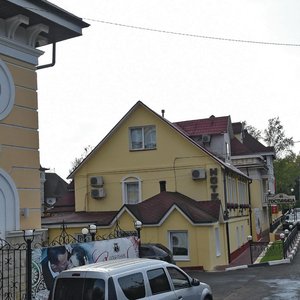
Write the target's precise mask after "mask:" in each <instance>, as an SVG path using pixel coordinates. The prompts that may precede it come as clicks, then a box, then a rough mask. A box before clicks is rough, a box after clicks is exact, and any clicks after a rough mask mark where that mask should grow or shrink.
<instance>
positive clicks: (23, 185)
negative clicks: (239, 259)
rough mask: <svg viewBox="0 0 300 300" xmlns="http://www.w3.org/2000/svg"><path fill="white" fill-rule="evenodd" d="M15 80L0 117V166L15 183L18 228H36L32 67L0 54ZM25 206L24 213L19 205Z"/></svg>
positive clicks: (37, 197)
mask: <svg viewBox="0 0 300 300" xmlns="http://www.w3.org/2000/svg"><path fill="white" fill-rule="evenodd" d="M0 59H1V60H2V61H3V62H4V63H5V64H6V66H7V67H8V69H9V71H10V73H11V75H12V78H13V81H14V84H15V103H14V106H13V109H12V111H11V112H10V113H9V114H8V116H7V117H6V118H4V119H2V120H0V167H1V168H2V170H4V171H5V172H6V173H7V174H9V176H10V177H11V179H12V180H13V182H14V183H15V185H16V188H17V192H18V195H19V200H20V202H19V205H20V207H18V208H17V210H18V212H17V213H18V215H19V216H20V228H15V230H18V229H26V228H40V227H41V211H40V172H39V168H40V162H39V139H38V112H37V76H36V71H35V67H34V66H32V65H30V64H28V63H24V62H20V61H18V60H16V59H12V58H9V57H7V56H3V55H0ZM23 208H28V209H29V210H28V211H29V215H28V216H27V217H24V216H23V215H22V213H21V212H22V209H23Z"/></svg>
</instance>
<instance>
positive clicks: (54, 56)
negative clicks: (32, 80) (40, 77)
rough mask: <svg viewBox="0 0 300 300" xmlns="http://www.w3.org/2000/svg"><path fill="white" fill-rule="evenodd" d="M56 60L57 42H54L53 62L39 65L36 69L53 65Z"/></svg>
mask: <svg viewBox="0 0 300 300" xmlns="http://www.w3.org/2000/svg"><path fill="white" fill-rule="evenodd" d="M55 62H56V43H53V44H52V62H51V63H50V64H46V65H42V66H37V67H36V69H37V70H40V69H46V68H50V67H53V66H54V65H55Z"/></svg>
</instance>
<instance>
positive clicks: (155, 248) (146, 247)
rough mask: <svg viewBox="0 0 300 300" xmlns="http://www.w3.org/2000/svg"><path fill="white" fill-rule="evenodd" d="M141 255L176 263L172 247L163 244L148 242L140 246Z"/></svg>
mask: <svg viewBox="0 0 300 300" xmlns="http://www.w3.org/2000/svg"><path fill="white" fill-rule="evenodd" d="M140 257H142V258H152V259H160V260H164V261H166V262H169V263H171V264H174V265H175V264H176V263H175V261H174V259H173V253H172V251H171V250H170V249H168V248H167V247H166V246H164V245H162V244H157V243H147V244H142V245H141V246H140Z"/></svg>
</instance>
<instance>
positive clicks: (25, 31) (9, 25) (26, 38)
mask: <svg viewBox="0 0 300 300" xmlns="http://www.w3.org/2000/svg"><path fill="white" fill-rule="evenodd" d="M0 20H1V21H2V22H1V23H2V24H3V25H4V27H5V30H4V31H0V53H2V54H5V55H7V56H10V57H13V58H16V59H19V60H22V61H25V62H28V63H30V64H34V65H37V64H38V57H39V56H40V55H42V54H43V53H44V52H43V51H40V50H37V49H36V48H35V47H36V45H37V42H39V41H40V40H41V41H43V40H44V39H45V38H44V37H42V36H40V33H41V32H44V33H48V32H49V27H48V26H46V25H44V24H36V25H33V26H28V27H26V28H24V25H29V18H28V17H27V16H24V15H22V14H18V15H16V16H13V17H10V18H8V19H5V20H4V19H0ZM21 25H23V26H21ZM39 44H40V43H39Z"/></svg>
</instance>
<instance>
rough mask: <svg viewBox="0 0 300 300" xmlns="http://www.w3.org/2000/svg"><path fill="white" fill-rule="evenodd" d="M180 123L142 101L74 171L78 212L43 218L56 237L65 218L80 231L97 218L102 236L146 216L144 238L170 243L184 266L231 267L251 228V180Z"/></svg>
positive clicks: (72, 228)
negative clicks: (196, 138)
mask: <svg viewBox="0 0 300 300" xmlns="http://www.w3.org/2000/svg"><path fill="white" fill-rule="evenodd" d="M216 122H217V121H216ZM181 125H182V126H180V124H172V123H171V122H169V121H168V120H166V119H165V118H164V117H163V116H160V115H158V114H157V113H155V112H154V111H153V110H151V109H150V108H149V107H147V106H146V105H145V104H143V103H142V102H140V101H139V102H137V103H136V105H134V106H133V107H132V109H130V111H129V112H128V113H127V114H126V115H125V116H124V117H123V118H122V119H121V120H120V122H119V123H118V124H116V126H115V127H114V128H113V129H112V130H111V132H110V133H109V134H108V135H107V136H106V137H105V138H104V139H103V140H102V141H101V142H100V143H99V144H98V145H97V146H96V147H95V148H94V150H93V151H92V152H91V153H90V154H89V155H88V156H87V157H86V158H85V159H84V161H83V162H82V163H81V164H80V165H79V166H78V167H77V168H76V169H75V170H74V171H73V172H72V174H70V176H69V177H70V178H73V179H74V190H75V212H74V213H66V214H53V215H52V216H51V214H49V216H46V217H45V218H44V219H43V224H44V226H45V227H47V228H53V229H52V230H51V231H52V233H51V231H50V240H51V238H53V237H54V236H55V234H58V233H59V231H58V230H59V228H60V225H61V224H62V222H64V223H65V224H67V226H68V227H69V229H70V233H73V234H80V230H81V229H80V226H87V225H88V223H94V224H96V225H97V227H98V233H99V234H100V235H101V234H103V233H106V232H107V230H108V229H110V230H112V229H113V227H114V226H115V224H116V222H118V225H119V226H120V227H121V228H122V229H123V230H126V231H132V230H134V225H133V222H134V221H135V220H139V221H141V222H142V224H143V227H142V230H141V239H142V241H143V242H158V243H162V244H164V245H166V246H167V247H169V248H170V249H171V250H172V251H173V253H174V258H175V260H176V262H177V264H178V265H180V266H182V267H195V268H203V269H205V270H213V269H215V268H217V267H220V266H224V265H228V264H229V262H230V261H231V260H232V259H233V258H234V257H236V256H237V255H238V254H239V253H240V252H241V251H243V250H244V248H245V247H246V246H247V236H248V235H249V234H250V233H251V229H250V221H249V220H250V214H249V193H248V191H249V190H248V189H249V187H248V185H249V182H250V181H249V178H248V177H247V176H246V175H245V174H244V173H242V172H241V171H239V170H238V169H237V168H235V167H234V166H233V165H231V164H230V163H229V162H227V161H224V160H222V159H221V158H219V157H217V156H216V155H213V154H212V152H210V151H209V150H207V149H205V147H204V146H203V145H201V143H199V142H197V141H196V140H195V139H193V138H191V137H190V136H189V135H188V134H187V133H186V130H185V129H184V128H183V124H181ZM211 142H212V141H211ZM223 143H224V145H223V146H224V148H225V149H226V139H224V140H223ZM218 145H219V146H220V145H221V141H220V140H219V141H218ZM220 147H221V146H220Z"/></svg>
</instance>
